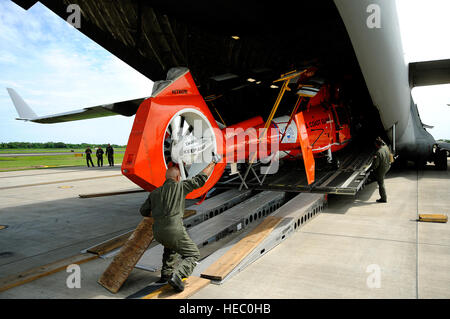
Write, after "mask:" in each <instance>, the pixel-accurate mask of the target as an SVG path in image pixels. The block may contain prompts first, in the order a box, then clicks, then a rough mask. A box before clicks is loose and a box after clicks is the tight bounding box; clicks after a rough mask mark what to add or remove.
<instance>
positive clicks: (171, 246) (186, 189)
mask: <svg viewBox="0 0 450 319" xmlns="http://www.w3.org/2000/svg"><path fill="white" fill-rule="evenodd" d="M214 166H215V162H214V161H213V162H211V163H210V164H209V165H208V166H207V167H206V168H205V169H203V171H201V172H200V173H199V174H197V175H196V176H194V177H193V178H191V179H186V180H183V181H181V175H180V170H179V168H178V167H176V166H173V167H171V168H169V169H168V170H167V172H166V181H165V182H164V184H163V185H162V186H161V187H158V188H157V189H155V190H154V191H153V192H151V193H150V195H149V196H148V198H147V200H146V201H145V202H144V204H143V205H142V206H141V208H140V212H141V214H142V215H143V216H152V217H153V219H154V223H153V235H154V238H155V240H156V241H158V242H159V243H161V244H162V245H163V246H164V253H163V260H162V263H163V266H162V269H161V279H160V280H159V282H160V283H162V282H165V281H168V283H169V284H170V285H171V286H172V287H173V288H174V289H175V290H176V291H178V292H181V291H183V290H184V283H183V281H182V279H183V278H188V277H189V276H190V275H191V274H192V272H193V271H194V268H195V266H196V264H197V261H198V259H199V258H200V252H199V250H198V247H197V245H196V244H195V243H194V242H193V241H192V239H191V238H190V237H189V235H188V233H187V231H186V228H185V227H184V225H183V215H184V210H185V198H186V195H187V194H189V193H190V192H192V191H193V190H194V189H197V188H200V187H202V186H203V185H204V184H205V182H206V180H207V179H208V176H209V175H210V174H211V172H212V171H213V169H214ZM179 255H180V256H181V260H180V262H179V263H178V265H176V261H177V257H178V256H179Z"/></svg>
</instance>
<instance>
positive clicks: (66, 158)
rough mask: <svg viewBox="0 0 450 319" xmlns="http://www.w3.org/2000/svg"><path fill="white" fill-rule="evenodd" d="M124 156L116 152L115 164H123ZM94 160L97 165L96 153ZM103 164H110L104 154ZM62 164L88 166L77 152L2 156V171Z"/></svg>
mask: <svg viewBox="0 0 450 319" xmlns="http://www.w3.org/2000/svg"><path fill="white" fill-rule="evenodd" d="M123 156H124V154H123V153H120V154H118V153H114V164H116V165H118V164H121V163H122V160H123ZM92 161H93V162H94V165H95V166H97V157H96V156H95V155H94V156H92ZM103 165H104V166H108V158H107V157H106V156H103ZM62 166H86V157H84V156H83V157H76V156H75V154H73V153H70V152H69V154H68V155H49V156H45V155H42V156H14V157H13V156H5V157H0V171H5V170H21V169H30V168H48V167H62Z"/></svg>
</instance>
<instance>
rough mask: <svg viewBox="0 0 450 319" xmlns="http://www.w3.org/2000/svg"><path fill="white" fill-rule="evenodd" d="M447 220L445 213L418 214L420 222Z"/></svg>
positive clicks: (441, 221)
mask: <svg viewBox="0 0 450 319" xmlns="http://www.w3.org/2000/svg"><path fill="white" fill-rule="evenodd" d="M447 220H448V217H447V215H443V214H419V221H420V222H435V223H446V222H447Z"/></svg>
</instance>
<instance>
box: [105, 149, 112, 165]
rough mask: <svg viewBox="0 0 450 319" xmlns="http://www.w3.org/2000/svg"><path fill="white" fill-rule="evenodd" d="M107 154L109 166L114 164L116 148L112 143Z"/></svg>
mask: <svg viewBox="0 0 450 319" xmlns="http://www.w3.org/2000/svg"><path fill="white" fill-rule="evenodd" d="M106 156H107V157H108V163H109V166H114V149H113V148H112V146H111V144H108V146H107V147H106Z"/></svg>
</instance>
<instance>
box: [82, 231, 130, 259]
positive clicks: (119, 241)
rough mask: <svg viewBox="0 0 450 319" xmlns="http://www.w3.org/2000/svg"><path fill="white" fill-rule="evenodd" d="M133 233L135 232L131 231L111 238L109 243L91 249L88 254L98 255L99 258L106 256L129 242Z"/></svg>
mask: <svg viewBox="0 0 450 319" xmlns="http://www.w3.org/2000/svg"><path fill="white" fill-rule="evenodd" d="M132 233H133V231H129V232H127V233H125V234H122V235H120V236H117V237H114V238H111V239H110V240H108V241H105V242H103V243H101V244H98V245H97V246H94V247H91V248H89V249H88V250H87V252H88V253H91V254H96V255H98V256H101V255H104V254H106V253H108V252H110V251H112V250H114V249H116V248H119V247H121V246H123V245H124V244H125V243H126V242H127V240H128V238H130V236H131V234H132Z"/></svg>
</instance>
